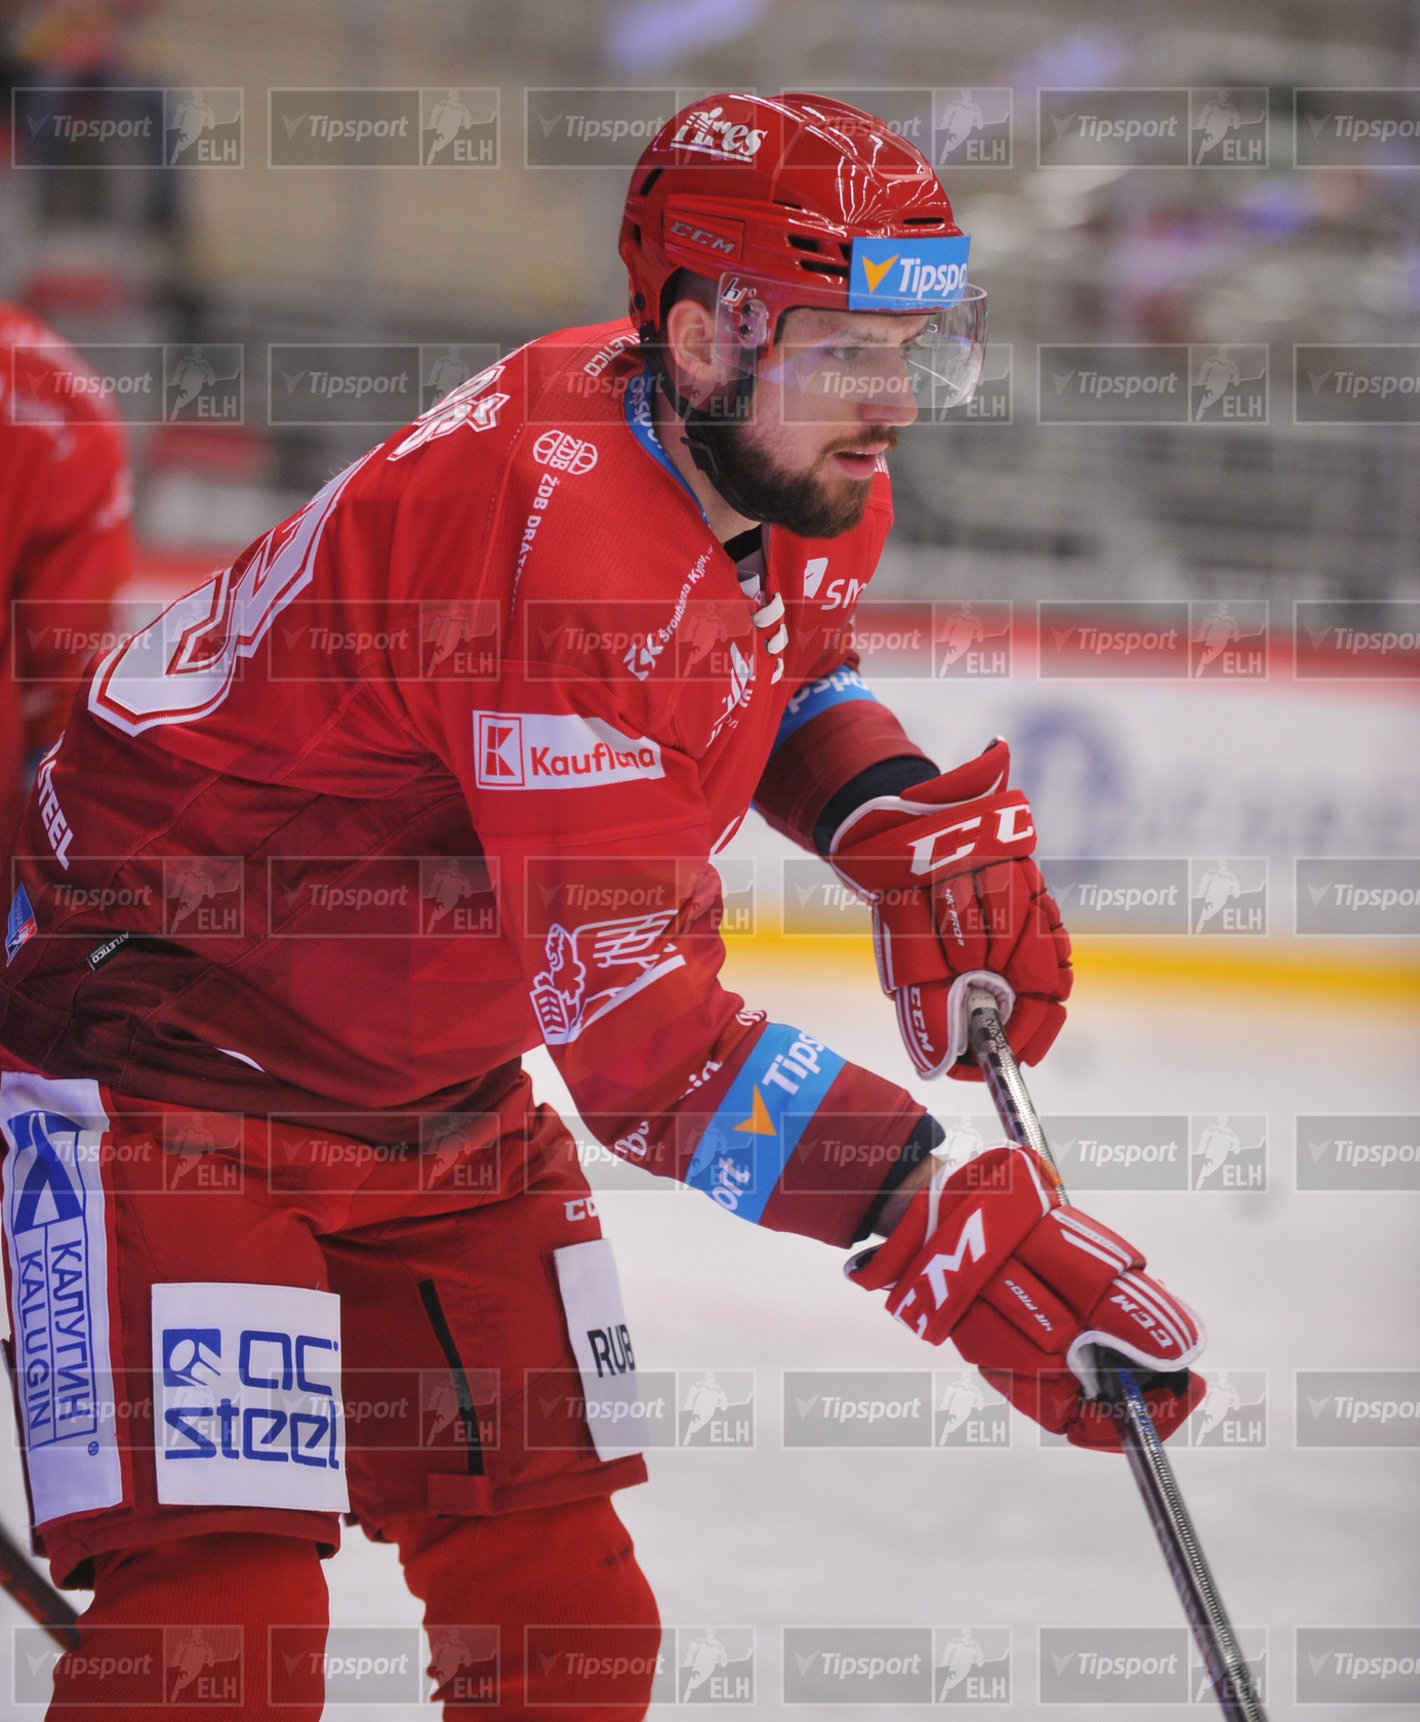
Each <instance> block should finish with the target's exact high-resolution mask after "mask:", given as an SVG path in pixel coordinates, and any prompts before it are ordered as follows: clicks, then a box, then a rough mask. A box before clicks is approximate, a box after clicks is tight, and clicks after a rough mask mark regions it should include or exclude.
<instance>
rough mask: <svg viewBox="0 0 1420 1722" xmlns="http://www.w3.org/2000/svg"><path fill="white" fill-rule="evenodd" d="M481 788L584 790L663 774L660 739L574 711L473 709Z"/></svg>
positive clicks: (477, 775)
mask: <svg viewBox="0 0 1420 1722" xmlns="http://www.w3.org/2000/svg"><path fill="white" fill-rule="evenodd" d="M473 746H474V781H475V782H476V783H477V784H478V786H479V787H480V788H481V789H585V788H590V787H592V786H600V785H602V784H608V783H637V782H640V781H641V780H642V779H644V778H650V777H664V776H665V768H664V767H663V766H662V764H661V748H660V743H659V742H655V741H652V740H651V739H650V737H649V736H643V735H625V734H623V733H622V731H621V730H619V729H616V728H614V727H613V726H612V725H611V724H609V723H607V722H605V721H604V720H603V719H602V718H584V717H579V716H578V715H577V714H576V713H575V712H508V713H503V712H475V713H474V714H473Z"/></svg>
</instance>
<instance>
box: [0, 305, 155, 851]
mask: <svg viewBox="0 0 1420 1722" xmlns="http://www.w3.org/2000/svg"><path fill="white" fill-rule="evenodd" d="M96 390H97V380H96V379H95V378H94V376H93V374H92V373H91V372H90V371H89V369H88V367H87V366H86V365H85V364H84V362H83V360H82V359H80V357H79V356H78V354H77V353H75V352H74V351H73V349H72V348H70V347H69V346H68V345H67V344H66V343H65V342H63V341H61V340H60V338H59V337H58V335H56V334H55V333H54V331H53V330H52V329H48V328H46V327H45V325H44V324H43V323H41V322H40V321H39V319H38V318H37V317H33V316H31V315H30V313H29V312H28V311H23V310H21V309H20V307H19V306H18V305H8V304H5V303H4V302H3V301H0V601H3V609H0V648H3V653H4V656H3V661H2V662H0V844H4V846H5V848H6V853H7V854H8V852H9V840H10V837H11V834H12V833H13V831H14V829H15V822H16V820H17V819H18V818H19V814H20V806H21V803H22V802H23V799H24V794H25V790H26V788H27V787H28V784H29V781H30V779H31V778H32V777H33V774H34V768H35V766H36V764H37V763H38V761H39V758H40V756H41V754H43V753H44V751H45V749H46V748H48V747H49V746H50V745H51V744H52V743H53V741H54V740H55V738H56V736H58V734H59V731H60V729H61V728H62V727H63V724H64V716H65V713H66V712H67V711H68V709H69V701H70V699H71V698H72V697H73V693H74V689H75V686H76V685H77V682H78V678H79V672H80V671H81V670H82V668H83V666H84V663H85V661H86V660H87V659H88V658H89V657H90V656H91V655H92V654H93V652H94V651H96V650H97V649H98V647H99V646H100V645H101V644H112V637H111V635H110V634H109V632H108V631H109V630H110V629H111V626H112V620H111V617H112V600H113V595H114V593H115V592H116V591H117V589H118V587H119V586H120V584H121V583H122V582H123V581H124V580H125V579H126V578H127V576H128V574H129V573H130V571H131V569H132V566H133V542H132V536H131V532H130V515H131V513H132V492H131V487H130V479H129V471H128V454H127V449H126V447H125V443H124V436H123V430H122V427H121V426H120V424H119V423H118V421H117V419H116V418H115V417H114V416H113V414H112V412H111V411H110V409H109V407H108V405H107V403H106V402H105V401H104V399H103V397H102V395H101V394H99V393H97V392H96Z"/></svg>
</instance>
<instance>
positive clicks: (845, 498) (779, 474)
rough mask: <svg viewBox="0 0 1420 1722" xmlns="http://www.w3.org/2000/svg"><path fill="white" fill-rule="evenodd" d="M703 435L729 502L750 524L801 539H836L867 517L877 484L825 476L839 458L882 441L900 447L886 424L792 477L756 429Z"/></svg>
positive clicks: (712, 427)
mask: <svg viewBox="0 0 1420 1722" xmlns="http://www.w3.org/2000/svg"><path fill="white" fill-rule="evenodd" d="M701 435H702V436H703V437H704V439H705V441H706V442H707V443H708V444H709V445H710V447H711V449H712V450H713V452H714V455H715V459H716V461H717V463H718V466H719V473H720V476H721V477H722V478H723V479H724V481H725V489H726V491H728V492H729V495H728V496H727V497H726V501H728V502H729V503H730V505H731V506H732V507H733V508H735V509H737V510H738V511H739V512H740V513H742V514H744V515H746V516H747V517H748V518H749V519H751V520H763V521H766V522H768V524H769V525H771V526H782V527H783V528H784V530H785V531H786V532H792V533H794V534H795V536H796V537H799V538H837V537H838V536H839V535H840V534H841V533H844V532H851V531H852V530H853V528H854V527H855V526H856V525H857V524H858V522H859V521H860V520H862V518H863V513H864V511H865V509H866V508H867V506H868V498H869V496H870V495H871V494H872V489H873V481H872V479H871V478H843V477H839V476H837V475H834V476H832V477H829V476H826V475H824V472H823V469H825V468H827V467H828V463H829V461H830V460H831V459H832V458H833V456H834V455H835V454H838V453H849V452H851V451H853V450H855V449H861V448H865V447H869V446H872V445H875V444H878V443H883V442H885V443H886V444H887V446H888V447H889V448H894V447H896V445H897V431H896V430H895V429H894V428H893V426H891V425H883V426H881V427H876V428H874V429H873V431H872V432H871V433H867V434H865V433H862V432H860V433H859V434H858V435H857V436H851V437H844V438H843V439H842V440H841V441H839V442H836V443H834V444H832V445H831V446H830V447H829V448H826V449H824V451H823V452H822V453H821V454H820V455H819V457H818V459H817V460H816V461H815V462H814V464H813V465H812V466H811V467H810V468H809V470H808V471H807V472H789V471H786V470H785V468H783V467H781V466H779V465H777V464H776V463H775V461H774V459H773V457H772V455H770V454H769V453H768V452H767V451H766V450H765V449H764V448H763V447H762V446H761V444H759V443H758V442H757V441H756V440H755V438H754V430H753V426H751V425H746V424H726V423H719V424H713V423H712V424H707V425H705V426H704V427H703V429H702V431H701ZM717 488H718V487H717Z"/></svg>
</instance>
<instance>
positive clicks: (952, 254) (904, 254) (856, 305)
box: [848, 233, 971, 311]
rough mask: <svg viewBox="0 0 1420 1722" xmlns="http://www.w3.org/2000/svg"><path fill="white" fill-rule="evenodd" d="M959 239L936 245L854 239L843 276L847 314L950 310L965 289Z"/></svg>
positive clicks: (963, 244)
mask: <svg viewBox="0 0 1420 1722" xmlns="http://www.w3.org/2000/svg"><path fill="white" fill-rule="evenodd" d="M970 248H971V240H970V238H969V237H968V236H967V235H966V234H964V233H957V234H949V235H942V236H940V237H938V238H935V239H913V240H902V239H855V240H854V241H853V261H852V263H851V264H850V266H849V275H848V309H849V310H850V311H916V310H919V309H921V308H923V307H924V306H931V305H949V304H952V303H954V302H955V301H956V300H958V299H960V298H961V296H962V293H963V291H964V290H965V288H966V263H967V253H968V251H969V250H970Z"/></svg>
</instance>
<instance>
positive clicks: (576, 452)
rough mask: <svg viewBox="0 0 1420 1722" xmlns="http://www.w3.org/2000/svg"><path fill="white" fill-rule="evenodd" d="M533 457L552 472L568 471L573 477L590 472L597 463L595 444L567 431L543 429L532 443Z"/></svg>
mask: <svg viewBox="0 0 1420 1722" xmlns="http://www.w3.org/2000/svg"><path fill="white" fill-rule="evenodd" d="M533 459H534V460H535V461H537V462H538V463H539V464H540V465H542V466H550V467H551V468H552V470H553V471H554V472H566V473H570V474H571V475H572V477H573V478H576V477H578V476H579V475H580V474H582V473H584V472H590V471H591V470H592V468H593V467H594V466H595V465H596V464H597V445H596V444H595V443H594V442H583V441H582V439H581V437H575V436H572V435H570V434H569V433H568V432H567V431H561V430H550V431H544V432H543V433H542V435H541V436H540V437H539V438H538V439H537V441H536V442H535V443H534V444H533Z"/></svg>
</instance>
